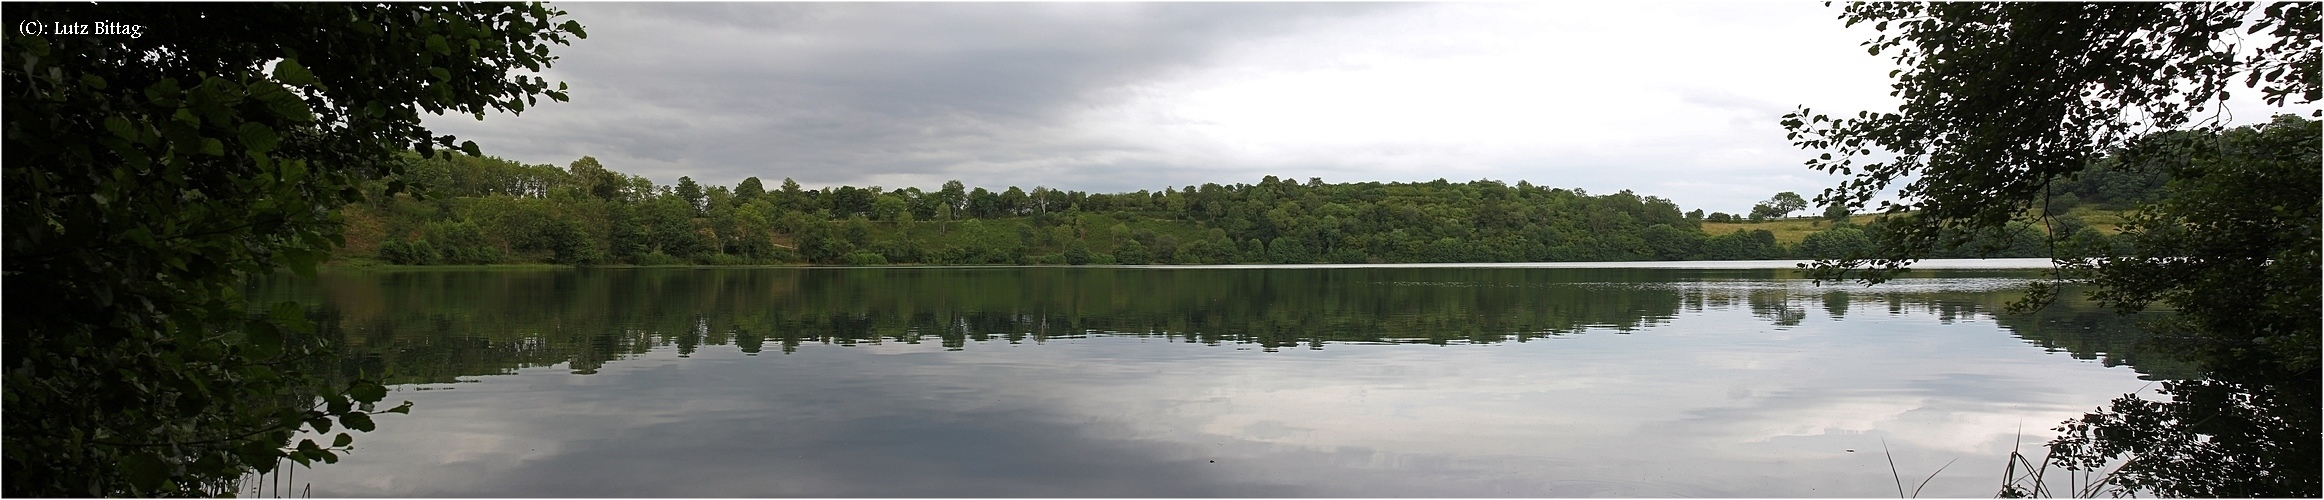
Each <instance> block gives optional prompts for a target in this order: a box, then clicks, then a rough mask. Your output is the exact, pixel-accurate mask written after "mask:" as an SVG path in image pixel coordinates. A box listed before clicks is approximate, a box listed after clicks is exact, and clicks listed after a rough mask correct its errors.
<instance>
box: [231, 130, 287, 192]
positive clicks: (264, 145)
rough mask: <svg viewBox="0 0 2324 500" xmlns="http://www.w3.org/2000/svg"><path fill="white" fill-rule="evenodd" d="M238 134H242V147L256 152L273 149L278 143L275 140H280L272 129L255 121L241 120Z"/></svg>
mask: <svg viewBox="0 0 2324 500" xmlns="http://www.w3.org/2000/svg"><path fill="white" fill-rule="evenodd" d="M238 135H240V136H242V147H243V148H244V149H249V150H251V151H254V152H258V153H265V152H268V151H274V148H275V147H276V146H277V145H279V143H278V142H277V141H279V140H280V137H279V136H276V135H275V134H274V129H272V128H267V126H266V125H261V124H259V123H257V122H243V123H242V130H240V131H239V134H238ZM286 180H292V179H286Z"/></svg>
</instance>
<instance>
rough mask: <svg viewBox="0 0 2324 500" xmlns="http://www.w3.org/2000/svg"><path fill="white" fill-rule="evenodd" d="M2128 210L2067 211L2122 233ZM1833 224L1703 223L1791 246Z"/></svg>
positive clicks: (1713, 230) (1856, 219)
mask: <svg viewBox="0 0 2324 500" xmlns="http://www.w3.org/2000/svg"><path fill="white" fill-rule="evenodd" d="M2128 214H2129V212H2124V211H2115V210H2106V209H2102V208H2098V207H2097V206H2095V205H2081V206H2077V207H2074V209H2073V210H2068V211H2066V215H2068V216H2072V217H2077V218H2080V219H2082V223H2084V224H2088V225H2089V226H2090V227H2091V228H2092V229H2097V230H2098V231H2099V232H2102V233H2105V234H2107V235H2114V234H2119V233H2121V232H2122V223H2123V221H2124V220H2125V219H2126V218H2125V217H2124V216H2125V215H2128ZM1848 221H1849V222H1851V223H1854V224H1856V225H1859V226H1861V225H1864V224H1868V223H1871V222H1872V216H1870V215H1857V216H1852V217H1849V218H1848ZM1831 228H1832V224H1831V223H1830V222H1826V221H1825V220H1823V219H1821V218H1816V219H1805V218H1794V219H1777V220H1770V221H1765V222H1705V223H1703V234H1708V235H1712V236H1717V235H1722V234H1727V233H1732V232H1735V231H1736V230H1738V229H1740V230H1744V231H1751V230H1757V229H1765V230H1768V231H1769V232H1773V233H1775V241H1776V242H1777V243H1782V244H1784V245H1786V246H1790V245H1798V244H1799V242H1800V240H1804V239H1807V237H1808V233H1814V232H1817V231H1823V230H1826V229H1831Z"/></svg>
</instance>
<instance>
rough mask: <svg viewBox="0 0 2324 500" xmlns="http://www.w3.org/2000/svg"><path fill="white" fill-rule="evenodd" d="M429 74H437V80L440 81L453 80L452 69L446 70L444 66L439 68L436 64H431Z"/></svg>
mask: <svg viewBox="0 0 2324 500" xmlns="http://www.w3.org/2000/svg"><path fill="white" fill-rule="evenodd" d="M428 74H430V75H435V76H436V81H439V82H449V81H452V72H451V71H449V70H446V69H444V68H439V67H435V66H429V67H428Z"/></svg>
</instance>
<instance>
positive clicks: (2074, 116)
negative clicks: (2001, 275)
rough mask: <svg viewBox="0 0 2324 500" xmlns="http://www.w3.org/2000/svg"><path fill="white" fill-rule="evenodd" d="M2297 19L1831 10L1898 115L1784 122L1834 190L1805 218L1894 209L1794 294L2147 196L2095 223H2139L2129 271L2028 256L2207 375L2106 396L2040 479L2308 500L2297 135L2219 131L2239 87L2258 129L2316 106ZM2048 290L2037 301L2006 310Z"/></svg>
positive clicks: (2136, 10)
mask: <svg viewBox="0 0 2324 500" xmlns="http://www.w3.org/2000/svg"><path fill="white" fill-rule="evenodd" d="M2318 11H2319V4H2318V3H2315V2H2279V3H2269V4H2264V5H2262V4H2253V3H2093V4H2080V3H1856V4H1850V5H1848V6H1847V7H1845V9H1844V11H1843V13H1842V14H1841V16H1840V18H1841V19H1843V20H1845V22H1846V23H1847V24H1849V25H1851V26H1853V25H1859V24H1870V25H1872V26H1873V28H1874V29H1876V30H1878V31H1879V32H1880V33H1881V34H1880V35H1878V36H1877V37H1876V38H1875V39H1873V40H1872V41H1870V42H1867V43H1866V44H1865V45H1866V47H1867V48H1868V49H1869V51H1870V52H1871V53H1873V54H1882V53H1887V54H1890V55H1891V56H1892V57H1894V59H1895V61H1896V62H1897V63H1898V64H1899V65H1900V66H1902V68H1901V69H1899V70H1898V71H1896V72H1895V73H1893V74H1892V76H1894V78H1895V83H1894V84H1893V86H1892V89H1893V90H1894V95H1895V96H1897V97H1899V98H1901V99H1902V101H1903V104H1902V105H1901V106H1900V107H1899V108H1898V109H1897V110H1896V111H1893V112H1873V111H1863V112H1858V113H1855V114H1854V115H1853V116H1848V115H1839V116H1837V117H1835V116H1831V115H1826V114H1820V113H1816V112H1814V111H1811V110H1809V109H1807V108H1805V107H1802V108H1800V109H1799V110H1798V111H1796V112H1794V113H1791V114H1789V115H1786V116H1785V117H1784V120H1783V125H1784V127H1785V128H1786V129H1787V130H1788V134H1787V137H1788V138H1790V139H1791V140H1792V141H1793V142H1794V144H1796V145H1797V146H1799V147H1801V148H1803V149H1807V150H1809V151H1811V152H1815V153H1816V156H1815V157H1814V158H1811V159H1809V160H1808V161H1807V166H1809V167H1810V168H1813V169H1816V170H1820V171H1824V172H1827V173H1831V174H1836V175H1841V176H1845V178H1844V179H1843V180H1842V181H1841V182H1840V184H1839V185H1838V186H1836V187H1833V188H1830V189H1826V190H1824V191H1823V193H1822V194H1820V195H1818V196H1817V202H1818V203H1822V204H1827V205H1832V204H1840V205H1845V206H1848V207H1850V208H1863V207H1864V206H1865V204H1867V203H1869V202H1870V201H1872V200H1874V199H1876V198H1879V197H1881V196H1882V195H1884V194H1887V193H1889V192H1890V191H1892V190H1893V192H1894V196H1895V197H1896V199H1897V200H1898V201H1896V202H1893V203H1891V202H1883V203H1882V207H1881V212H1882V213H1883V214H1884V215H1885V216H1886V219H1887V224H1886V227H1885V228H1883V230H1880V231H1870V232H1868V235H1869V236H1871V238H1872V240H1873V241H1874V243H1875V244H1876V246H1877V248H1878V251H1877V252H1874V253H1871V254H1844V255H1840V256H1833V257H1828V260H1823V261H1819V262H1817V263H1816V264H1815V266H1814V268H1813V270H1812V271H1813V273H1814V274H1815V275H1816V276H1818V277H1819V279H1846V278H1848V277H1851V276H1855V277H1861V278H1865V279H1869V280H1873V281H1878V280H1881V279H1884V278H1885V277H1887V276H1889V275H1891V273H1893V272H1896V271H1897V270H1898V269H1901V268H1903V267H1904V266H1906V265H1908V264H1910V263H1911V262H1912V261H1913V260H1914V259H1917V258H1923V257H1929V256H1933V255H1934V254H1936V253H1939V252H1940V250H1941V249H1942V248H1946V247H1948V246H1957V244H1958V243H1960V242H1963V241H1966V240H1971V239H1975V238H1979V237H1981V236H1984V235H1991V234H1995V233H1999V232H2008V231H2016V230H2018V229H2014V228H2019V227H2026V226H2028V225H2038V226H2043V227H2051V228H2055V227H2058V224H2060V218H2059V217H2057V215H2058V212H2060V211H2059V210H2054V209H2052V208H2050V205H2051V204H2052V203H2053V202H2054V201H2056V200H2057V199H2059V198H2062V197H2065V196H2069V195H2073V196H2076V197H2079V195H2074V194H2073V191H2075V190H2076V189H2079V188H2081V187H2082V186H2077V184H2078V182H2077V181H2076V179H2077V178H2094V177H2097V176H2098V175H2095V174H2090V173H2091V172H2099V173H2106V174H2110V175H2111V174H2132V175H2130V176H2128V177H2127V178H2126V179H2125V180H2133V181H2135V180H2136V179H2137V178H2139V175H2141V174H2140V173H2141V172H2155V173H2160V174H2162V175H2163V178H2166V179H2168V180H2167V181H2166V183H2165V184H2164V186H2165V187H2164V188H2163V189H2161V190H2159V191H2158V190H2147V191H2148V192H2157V193H2159V194H2160V196H2159V197H2156V198H2131V197H2117V198H2116V200H2115V201H2116V202H2118V203H2124V204H2130V205H2132V206H2133V208H2135V209H2136V212H2137V214H2138V215H2137V216H2136V217H2135V218H2134V221H2133V222H2132V223H2131V224H2128V225H2126V226H2125V227H2124V233H2123V234H2124V237H2125V239H2126V240H2128V241H2130V242H2133V243H2135V244H2136V246H2137V250H2136V251H2135V252H2132V253H2129V254H2122V253H2121V252H2119V251H2118V250H2119V248H2115V247H2110V248H2089V247H2092V246H2093V245H2084V244H2080V243H2077V242H2076V241H2073V240H2071V239H2069V238H2064V237H2062V236H2063V235H2061V232H2060V231H2055V230H2053V231H2050V232H2049V234H2050V235H2051V238H2050V239H2048V241H2047V242H2046V244H2047V245H2049V246H2052V247H2055V248H2063V249H2066V250H2067V251H2063V252H2055V253H2053V256H2055V257H2057V258H2059V261H2058V262H2059V268H2058V276H2060V277H2066V278H2079V277H2087V278H2090V279H2092V280H2094V281H2095V283H2096V284H2098V285H2099V286H2098V287H2096V289H2095V293H2094V294H2093V296H2094V297H2095V298H2098V299H2100V300H2101V301H2102V302H2105V303H2108V304H2111V305H2113V306H2115V307H2117V308H2120V309H2124V310H2136V309H2140V308H2144V307H2147V306H2149V305H2150V304H2158V303H2159V304H2160V305H2164V306H2168V307H2169V308H2171V309H2173V310H2175V311H2177V313H2178V318H2179V319H2177V320H2174V321H2171V322H2168V323H2166V324H2163V325H2159V326H2160V327H2161V328H2164V329H2165V331H2167V332H2169V334H2170V335H2169V336H2170V337H2174V338H2177V339H2178V340H2177V341H2175V342H2177V343H2178V345H2177V347H2176V348H2179V349H2184V350H2188V351H2190V352H2197V353H2204V355H2205V356H2206V358H2207V359H2205V362H2204V363H2203V365H2204V367H2205V375H2206V377H2207V378H2206V379H2204V380H2200V381H2189V382H2168V383H2165V385H2164V388H2163V392H2164V393H2165V394H2169V395H2171V396H2172V400H2171V401H2168V402H2154V401H2147V400H2143V399H2140V398H2137V397H2135V396H2126V397H2125V398H2124V399H2122V400H2118V401H2116V402H2115V403H2114V405H2113V406H2112V407H2111V408H2110V409H2105V410H2101V411H2099V412H2095V413H2092V414H2090V415H2088V416H2086V417H2085V418H2083V419H2080V420H2077V421H2076V422H2074V423H2070V424H2069V425H2067V426H2065V427H2062V428H2061V429H2060V430H2061V431H2065V434H2064V435H2063V436H2061V437H2060V438H2059V439H2058V440H2057V441H2053V442H2052V443H2051V450H2052V452H2053V455H2051V458H2052V460H2053V462H2052V463H2053V464H2056V465H2061V466H2068V467H2073V468H2078V469H2082V470H2093V469H2098V468H2102V467H2109V466H2111V467H2116V469H2115V473H2113V474H2107V475H2106V476H2105V484H2107V485H2109V486H2111V487H2117V488H2122V489H2125V490H2129V491H2131V492H2138V491H2146V492H2151V493H2156V494H2162V495H2172V496H2178V495H2186V496H2316V495H2318V494H2319V493H2320V491H2319V486H2318V484H2319V482H2318V473H2319V470H2318V469H2319V467H2318V463H2317V455H2318V450H2317V445H2318V438H2317V433H2316V421H2317V418H2316V415H2317V412H2318V407H2317V401H2316V391H2317V388H2318V385H2319V382H2318V378H2317V368H2316V363H2315V351H2316V349H2317V345H2318V344H2317V336H2316V332H2317V328H2318V324H2317V320H2316V311H2317V310H2318V305H2317V294H2318V291H2317V280H2318V279H2319V275H2320V274H2324V273H2320V272H2319V269H2318V268H2317V260H2318V259H2317V253H2318V251H2319V246H2320V245H2319V242H2318V240H2317V239H2316V238H2317V234H2318V228H2317V224H2318V206H2319V204H2320V203H2324V201H2320V199H2319V194H2318V190H2317V186H2318V184H2319V181H2320V179H2319V171H2318V168H2319V166H2318V160H2317V148H2318V145H2317V142H2316V136H2317V134H2318V132H2317V129H2316V128H2315V122H2314V121H2309V120H2305V119H2301V118H2298V117H2294V116H2279V117H2278V118H2276V119H2275V120H2274V121H2271V122H2268V123H2264V124H2258V125H2251V126H2245V127H2237V128H2234V129H2232V130H2229V129H2228V127H2229V126H2230V125H2232V124H2231V123H2230V122H2229V118H2230V117H2232V116H2234V115H2232V114H2231V113H2229V112H2228V110H2227V109H2225V103H2226V101H2227V99H2228V97H2229V96H2230V95H2232V92H2233V91H2234V90H2235V89H2234V88H2232V87H2234V85H2233V84H2236V83H2241V84H2242V85H2243V86H2244V87H2247V88H2252V89H2256V90H2257V91H2258V92H2259V93H2260V94H2261V95H2262V96H2263V98H2264V101H2266V102H2267V103H2268V104H2269V105H2272V106H2278V107H2281V106H2285V105H2287V104H2311V103H2315V102H2316V101H2317V99H2318V97H2319V93H2320V83H2319V80H2318V53H2317V50H2316V49H2317V47H2316V41H2317V32H2318V30H2320V29H2324V25H2320V24H2319V20H2318ZM2247 44H2248V45H2247ZM2125 166H2131V167H2133V168H2123V167H2125ZM2145 167H2154V168H2145ZM2085 175H2089V176H2090V177H2084V176H2085ZM2149 178H2151V177H2149ZM2133 183H2134V184H2135V182H2133ZM2110 196H2113V195H2110ZM2083 257H2089V258H2091V259H2089V260H2085V259H2084V258H2083ZM2053 290H2054V289H2052V288H2048V287H2044V286H2037V287H2036V288H2035V289H2034V293H2033V294H2030V295H2029V302H2027V304H2033V305H2038V304H2040V303H2042V302H2043V301H2045V300H2047V299H2048V298H2049V297H2050V296H2051V294H2052V293H2053ZM2131 457H2135V458H2131ZM2005 493H2013V494H2029V493H2039V491H2037V490H2029V489H2010V490H2005Z"/></svg>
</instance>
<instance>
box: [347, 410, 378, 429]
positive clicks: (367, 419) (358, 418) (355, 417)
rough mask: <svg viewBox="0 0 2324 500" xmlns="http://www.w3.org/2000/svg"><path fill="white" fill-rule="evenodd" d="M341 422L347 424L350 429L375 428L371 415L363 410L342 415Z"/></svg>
mask: <svg viewBox="0 0 2324 500" xmlns="http://www.w3.org/2000/svg"><path fill="white" fill-rule="evenodd" d="M339 423H340V424H341V425H345V426H347V428H349V429H355V430H359V431H363V432H371V429H373V427H372V425H371V415H367V414H364V413H362V412H347V414H346V415H340V416H339Z"/></svg>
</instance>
